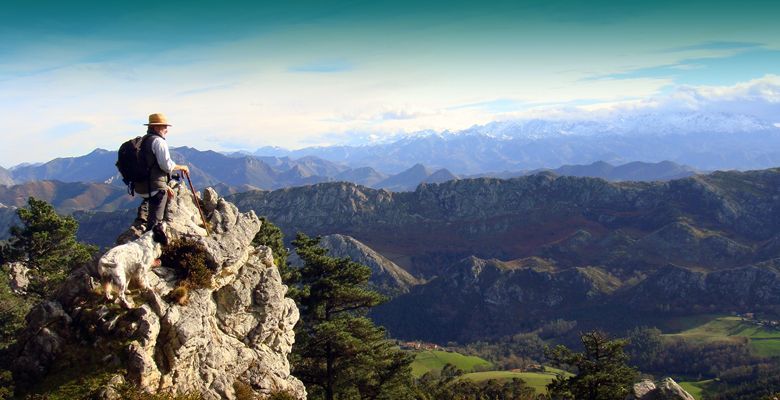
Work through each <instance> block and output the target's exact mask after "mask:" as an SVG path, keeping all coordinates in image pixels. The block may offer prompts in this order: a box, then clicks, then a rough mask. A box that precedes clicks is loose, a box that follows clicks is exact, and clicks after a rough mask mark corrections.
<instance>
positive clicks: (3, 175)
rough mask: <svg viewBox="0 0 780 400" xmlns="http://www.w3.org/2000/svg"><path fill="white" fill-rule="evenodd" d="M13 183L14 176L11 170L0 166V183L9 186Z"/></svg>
mask: <svg viewBox="0 0 780 400" xmlns="http://www.w3.org/2000/svg"><path fill="white" fill-rule="evenodd" d="M13 184H14V178H13V176H12V175H11V171H9V170H7V169H5V168H3V167H0V185H6V186H10V185H13Z"/></svg>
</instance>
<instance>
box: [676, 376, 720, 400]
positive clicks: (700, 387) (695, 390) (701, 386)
mask: <svg viewBox="0 0 780 400" xmlns="http://www.w3.org/2000/svg"><path fill="white" fill-rule="evenodd" d="M712 382H713V380H712V379H707V380H706V381H698V382H679V385H680V387H682V388H683V389H684V390H685V391H686V392H688V393H690V395H691V396H693V397H694V398H695V399H696V400H701V399H702V393H704V390H706V389H707V386H708V385H709V384H710V383H712Z"/></svg>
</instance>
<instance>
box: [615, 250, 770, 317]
mask: <svg viewBox="0 0 780 400" xmlns="http://www.w3.org/2000/svg"><path fill="white" fill-rule="evenodd" d="M626 296H627V300H626V303H627V304H630V305H632V306H633V307H635V308H638V309H644V310H653V311H659V310H664V309H667V310H670V309H671V310H677V311H695V310H693V307H694V306H697V305H707V306H714V307H717V308H718V309H720V310H739V311H749V310H748V309H747V308H751V307H752V308H753V309H758V308H760V307H762V306H769V305H776V304H779V303H780V259H774V260H771V261H768V262H765V263H760V264H755V265H750V266H746V267H742V268H732V269H724V270H720V271H714V272H704V271H693V270H690V269H687V268H683V267H679V266H675V265H668V266H666V267H665V268H662V269H660V270H658V271H657V272H656V273H654V274H651V275H650V276H648V277H647V279H645V280H644V281H642V282H640V283H639V284H638V285H637V286H636V287H634V288H632V289H631V290H630V291H629V292H627V293H626ZM746 307H747V308H746Z"/></svg>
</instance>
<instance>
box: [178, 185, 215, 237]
mask: <svg viewBox="0 0 780 400" xmlns="http://www.w3.org/2000/svg"><path fill="white" fill-rule="evenodd" d="M181 172H183V173H184V176H185V177H187V182H188V183H189V184H190V190H191V191H192V199H193V200H195V205H196V206H198V212H199V213H200V220H201V221H203V227H204V228H206V236H208V235H210V234H211V232H210V231H209V224H207V223H206V218H204V217H203V210H201V209H200V200H198V196H196V195H195V188H194V187H193V186H192V180H191V179H190V173H189V172H187V171H181Z"/></svg>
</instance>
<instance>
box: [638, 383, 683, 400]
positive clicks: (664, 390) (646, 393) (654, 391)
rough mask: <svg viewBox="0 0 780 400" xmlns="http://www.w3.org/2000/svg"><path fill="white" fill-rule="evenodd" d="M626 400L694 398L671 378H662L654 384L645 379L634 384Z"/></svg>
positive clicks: (679, 399) (680, 399)
mask: <svg viewBox="0 0 780 400" xmlns="http://www.w3.org/2000/svg"><path fill="white" fill-rule="evenodd" d="M626 400H695V399H694V397H693V396H691V395H690V394H689V393H688V392H686V391H685V389H683V388H682V387H680V385H678V384H677V382H675V381H674V380H673V379H672V378H664V379H663V380H661V381H660V382H658V384H657V385H656V383H655V382H653V381H651V380H649V379H645V380H643V381H642V382H639V383H636V384H634V387H633V390H632V393H631V394H629V395H628V397H626Z"/></svg>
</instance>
